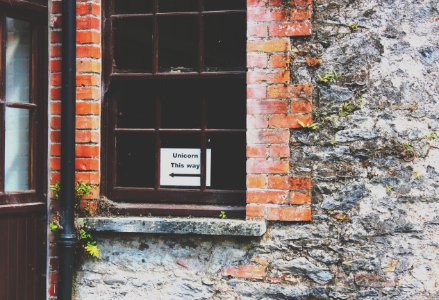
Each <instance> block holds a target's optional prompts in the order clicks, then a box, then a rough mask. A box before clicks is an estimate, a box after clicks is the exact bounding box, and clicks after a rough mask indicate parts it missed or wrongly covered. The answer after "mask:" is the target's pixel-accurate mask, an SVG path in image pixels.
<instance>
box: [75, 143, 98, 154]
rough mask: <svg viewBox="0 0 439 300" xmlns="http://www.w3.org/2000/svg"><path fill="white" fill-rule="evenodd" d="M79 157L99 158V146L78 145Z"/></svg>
mask: <svg viewBox="0 0 439 300" xmlns="http://www.w3.org/2000/svg"><path fill="white" fill-rule="evenodd" d="M76 156H77V157H99V146H94V145H93V146H91V145H76Z"/></svg>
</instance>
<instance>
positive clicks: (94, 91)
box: [76, 87, 101, 100]
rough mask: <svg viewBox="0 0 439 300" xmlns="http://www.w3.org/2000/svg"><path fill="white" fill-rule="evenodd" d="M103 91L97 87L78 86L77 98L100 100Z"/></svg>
mask: <svg viewBox="0 0 439 300" xmlns="http://www.w3.org/2000/svg"><path fill="white" fill-rule="evenodd" d="M100 98H101V91H100V89H99V88H97V87H76V99H78V100H100Z"/></svg>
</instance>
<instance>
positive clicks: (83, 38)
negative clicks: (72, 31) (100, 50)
mask: <svg viewBox="0 0 439 300" xmlns="http://www.w3.org/2000/svg"><path fill="white" fill-rule="evenodd" d="M100 42H101V34H100V33H99V32H96V31H76V43H78V44H99V43H100Z"/></svg>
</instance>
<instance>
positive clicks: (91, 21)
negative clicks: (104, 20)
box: [76, 16, 100, 30]
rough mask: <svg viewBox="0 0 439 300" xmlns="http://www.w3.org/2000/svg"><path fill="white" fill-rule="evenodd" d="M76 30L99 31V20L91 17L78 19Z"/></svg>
mask: <svg viewBox="0 0 439 300" xmlns="http://www.w3.org/2000/svg"><path fill="white" fill-rule="evenodd" d="M76 29H77V30H81V29H96V30H99V29H100V21H99V18H96V17H90V16H87V17H82V18H81V17H79V18H76Z"/></svg>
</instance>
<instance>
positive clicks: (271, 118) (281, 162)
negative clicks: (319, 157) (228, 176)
mask: <svg viewBox="0 0 439 300" xmlns="http://www.w3.org/2000/svg"><path fill="white" fill-rule="evenodd" d="M247 8H248V13H247V18H248V19H247V26H248V28H247V37H248V42H247V67H248V73H247V128H248V132H247V158H248V159H247V218H263V219H267V220H280V221H310V220H311V208H310V203H311V198H310V188H311V180H310V178H297V177H293V176H290V175H289V170H290V164H292V163H294V162H292V161H291V159H290V156H291V155H290V147H289V141H290V129H292V128H294V129H299V128H301V127H302V126H301V125H300V124H299V122H298V120H300V121H301V122H303V123H304V124H311V123H312V115H311V112H312V101H311V96H312V86H311V85H309V84H303V85H293V84H291V81H290V75H291V74H290V63H291V60H292V59H293V57H292V56H291V53H290V47H291V39H294V38H295V37H299V36H308V35H310V34H311V22H310V18H311V14H312V0H291V1H290V2H289V3H286V2H285V1H283V0H247Z"/></svg>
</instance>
